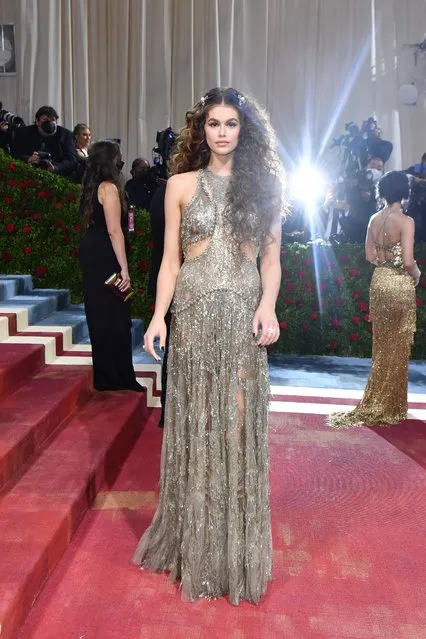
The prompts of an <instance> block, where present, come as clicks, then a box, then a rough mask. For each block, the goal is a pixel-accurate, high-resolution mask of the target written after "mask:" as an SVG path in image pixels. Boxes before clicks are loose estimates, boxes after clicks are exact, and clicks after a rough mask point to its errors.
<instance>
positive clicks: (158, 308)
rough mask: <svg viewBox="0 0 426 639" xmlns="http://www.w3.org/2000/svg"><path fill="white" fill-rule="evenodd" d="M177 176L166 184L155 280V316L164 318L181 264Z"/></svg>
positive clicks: (178, 182)
mask: <svg viewBox="0 0 426 639" xmlns="http://www.w3.org/2000/svg"><path fill="white" fill-rule="evenodd" d="M180 192H181V183H180V180H179V176H172V177H171V178H169V180H168V182H167V188H166V195H165V201H164V214H165V222H166V226H165V231H164V252H163V259H162V260H161V266H160V271H159V273H158V279H157V295H156V298H155V314H156V315H157V314H158V315H159V316H161V317H162V318H164V317H165V315H166V313H167V311H168V309H169V306H170V303H171V301H172V299H173V295H174V292H175V288H176V280H177V276H178V274H179V270H180V267H181V263H182V249H181V241H180V225H181V212H180V195H181V193H180Z"/></svg>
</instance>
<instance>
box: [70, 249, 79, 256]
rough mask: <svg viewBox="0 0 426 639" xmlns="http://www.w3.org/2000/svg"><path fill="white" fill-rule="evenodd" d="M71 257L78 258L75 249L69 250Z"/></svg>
mask: <svg viewBox="0 0 426 639" xmlns="http://www.w3.org/2000/svg"><path fill="white" fill-rule="evenodd" d="M70 255H71V257H78V251H77V249H76V248H73V249H71V251H70Z"/></svg>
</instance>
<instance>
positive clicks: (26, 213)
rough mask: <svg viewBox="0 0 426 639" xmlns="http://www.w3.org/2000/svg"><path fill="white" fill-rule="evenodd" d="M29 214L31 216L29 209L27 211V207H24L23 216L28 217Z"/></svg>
mask: <svg viewBox="0 0 426 639" xmlns="http://www.w3.org/2000/svg"><path fill="white" fill-rule="evenodd" d="M30 216H31V213H30V211H29V210H28V209H25V211H24V217H30Z"/></svg>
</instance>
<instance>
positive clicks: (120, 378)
mask: <svg viewBox="0 0 426 639" xmlns="http://www.w3.org/2000/svg"><path fill="white" fill-rule="evenodd" d="M126 221H127V214H124V213H123V215H122V218H121V226H122V229H123V233H125V228H126ZM126 252H128V244H127V241H126ZM79 257H80V264H81V268H82V271H83V291H84V306H85V310H86V318H87V325H88V328H89V335H90V341H91V344H92V359H93V385H94V387H95V388H96V390H98V391H104V390H136V391H142V390H143V387H142V386H140V385H139V384H138V383H137V381H136V376H135V372H134V370H133V363H132V335H131V326H132V321H131V316H130V303H129V302H123V301H122V300H121V299H120V298H119V297H118V296H116V295H114V293H112V291H110V290H109V289H108V288H107V287H106V286H105V285H104V282H105V280H106V279H108V277H110V275H112V274H113V273H119V272H120V271H121V268H120V265H119V263H118V260H117V258H116V256H115V253H114V249H113V247H112V244H111V240H110V237H109V234H108V229H107V225H106V220H105V215H104V210H103V206H102V205H101V204H100V203H99V201H98V197H97V189H96V190H95V195H94V200H93V223H92V224H91V225H90V226H89V228H88V229H87V232H86V234H85V236H84V237H83V238H82V240H81V242H80V250H79Z"/></svg>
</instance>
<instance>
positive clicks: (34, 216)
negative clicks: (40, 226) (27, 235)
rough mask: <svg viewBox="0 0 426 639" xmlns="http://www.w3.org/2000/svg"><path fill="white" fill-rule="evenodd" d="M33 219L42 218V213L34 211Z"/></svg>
mask: <svg viewBox="0 0 426 639" xmlns="http://www.w3.org/2000/svg"><path fill="white" fill-rule="evenodd" d="M33 219H34V220H41V213H34V215H33Z"/></svg>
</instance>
